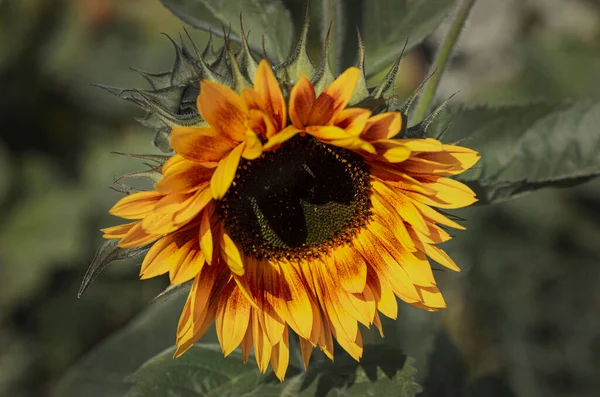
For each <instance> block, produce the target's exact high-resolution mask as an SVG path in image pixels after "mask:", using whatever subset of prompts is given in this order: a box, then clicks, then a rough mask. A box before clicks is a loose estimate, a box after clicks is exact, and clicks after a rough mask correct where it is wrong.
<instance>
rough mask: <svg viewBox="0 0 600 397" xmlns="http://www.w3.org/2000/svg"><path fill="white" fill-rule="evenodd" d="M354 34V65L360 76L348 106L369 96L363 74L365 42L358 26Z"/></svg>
mask: <svg viewBox="0 0 600 397" xmlns="http://www.w3.org/2000/svg"><path fill="white" fill-rule="evenodd" d="M356 36H357V39H358V60H357V61H356V67H357V68H358V69H359V70H360V77H359V79H358V83H357V84H356V88H355V89H354V94H352V98H351V99H350V102H349V103H348V106H354V105H355V104H357V103H360V102H362V101H364V100H365V99H367V98H368V97H369V88H368V86H367V77H366V75H365V43H364V41H363V39H362V36H361V35H360V30H359V29H358V27H357V28H356Z"/></svg>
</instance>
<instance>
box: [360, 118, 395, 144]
mask: <svg viewBox="0 0 600 397" xmlns="http://www.w3.org/2000/svg"><path fill="white" fill-rule="evenodd" d="M401 127H402V117H401V116H400V112H389V113H381V114H378V115H376V116H373V117H371V118H370V119H369V120H368V121H367V123H366V125H365V128H364V130H363V132H362V134H361V137H362V138H363V139H365V140H367V141H369V142H371V141H378V140H381V139H390V138H391V137H393V136H394V135H396V134H398V133H399V132H400V128H401Z"/></svg>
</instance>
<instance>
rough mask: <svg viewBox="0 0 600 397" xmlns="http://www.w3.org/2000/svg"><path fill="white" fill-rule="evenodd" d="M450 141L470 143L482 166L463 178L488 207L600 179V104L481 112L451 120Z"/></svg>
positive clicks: (466, 112) (474, 110) (465, 113)
mask: <svg viewBox="0 0 600 397" xmlns="http://www.w3.org/2000/svg"><path fill="white" fill-rule="evenodd" d="M448 122H450V123H451V125H450V127H449V128H448V130H447V132H446V133H445V135H444V139H445V140H447V141H450V142H454V141H459V140H461V139H464V138H467V140H466V141H465V142H464V143H463V144H464V145H465V146H468V147H470V148H473V149H475V150H477V151H479V152H480V154H481V155H482V159H481V160H480V163H479V164H478V165H476V166H475V168H474V169H473V170H470V171H468V172H466V173H464V174H463V175H461V176H460V177H459V179H460V180H462V181H464V182H466V183H467V184H469V185H470V186H471V187H472V188H473V189H474V190H475V192H476V193H477V194H478V197H479V199H480V201H482V202H483V203H493V202H501V201H505V200H508V199H510V198H513V197H518V196H520V195H522V194H526V193H529V192H532V191H535V190H538V189H541V188H544V187H568V186H574V185H576V184H580V183H583V182H586V181H588V180H590V179H592V178H594V177H596V176H598V175H600V135H599V134H598V133H597V126H598V125H600V103H599V102H595V101H591V100H587V101H572V102H536V103H531V104H527V105H513V106H506V107H502V108H485V107H477V108H472V109H466V110H463V111H461V112H458V113H455V114H454V115H452V116H450V117H448V118H445V119H444V121H443V122H442V123H438V124H437V125H436V128H434V132H433V136H435V134H436V132H435V131H436V130H437V131H439V130H440V129H441V128H442V127H443V125H442V124H444V125H446V124H447V123H448Z"/></svg>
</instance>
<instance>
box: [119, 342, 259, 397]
mask: <svg viewBox="0 0 600 397" xmlns="http://www.w3.org/2000/svg"><path fill="white" fill-rule="evenodd" d="M174 351H175V348H170V349H167V350H166V351H164V352H162V353H160V354H159V355H157V356H156V357H154V358H152V359H151V360H149V361H148V362H146V363H145V364H144V365H143V366H142V367H141V368H140V369H139V370H138V371H137V372H136V373H135V374H134V375H133V376H131V378H130V380H131V381H133V382H135V385H134V386H133V387H132V388H131V390H130V391H129V393H127V397H142V396H143V397H153V396H156V397H164V396H169V395H173V396H175V395H176V396H181V397H184V396H215V397H221V396H222V397H227V396H232V397H233V396H241V395H243V394H244V393H246V392H248V391H250V390H254V389H256V388H258V387H259V386H260V379H261V374H260V372H259V371H258V369H257V368H256V366H255V365H244V364H243V363H242V355H241V353H239V352H234V353H232V354H231V356H230V357H228V358H223V353H221V348H220V347H219V346H218V345H208V344H201V345H200V344H197V345H195V346H193V347H192V348H190V350H188V351H187V352H186V353H185V354H184V355H182V356H181V357H179V358H177V359H174V358H173V353H174Z"/></svg>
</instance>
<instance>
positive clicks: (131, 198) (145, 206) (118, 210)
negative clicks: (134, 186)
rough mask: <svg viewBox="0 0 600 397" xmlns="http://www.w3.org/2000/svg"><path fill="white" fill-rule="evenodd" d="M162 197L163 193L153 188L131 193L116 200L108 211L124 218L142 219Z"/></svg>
mask: <svg viewBox="0 0 600 397" xmlns="http://www.w3.org/2000/svg"><path fill="white" fill-rule="evenodd" d="M163 197H164V194H162V193H160V192H157V191H155V190H150V191H147V192H138V193H133V194H130V195H128V196H125V197H123V198H122V199H121V200H119V201H117V203H116V204H115V205H114V206H113V207H112V208H111V209H110V210H109V211H108V212H109V213H111V214H113V215H115V216H119V217H121V218H125V219H142V218H143V217H145V216H146V215H148V214H149V213H150V212H152V210H153V209H154V207H155V206H156V203H158V201H159V200H160V199H162V198H163Z"/></svg>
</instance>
